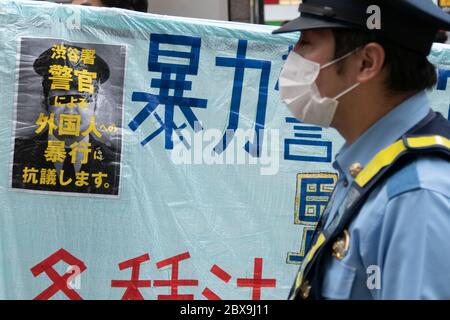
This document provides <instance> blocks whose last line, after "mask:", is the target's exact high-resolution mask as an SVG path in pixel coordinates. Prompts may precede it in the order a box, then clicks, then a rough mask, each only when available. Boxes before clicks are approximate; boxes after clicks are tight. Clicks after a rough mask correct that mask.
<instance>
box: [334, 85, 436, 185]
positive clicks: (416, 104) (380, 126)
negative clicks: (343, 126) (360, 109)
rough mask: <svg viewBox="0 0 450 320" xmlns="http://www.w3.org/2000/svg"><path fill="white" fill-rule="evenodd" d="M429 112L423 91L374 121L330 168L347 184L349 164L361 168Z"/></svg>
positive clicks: (349, 176)
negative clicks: (343, 177) (336, 171)
mask: <svg viewBox="0 0 450 320" xmlns="http://www.w3.org/2000/svg"><path fill="white" fill-rule="evenodd" d="M429 112H430V107H429V103H428V97H427V94H426V92H425V91H421V92H420V93H418V94H416V95H414V96H413V97H411V98H409V99H407V100H405V101H403V102H402V103H401V104H400V105H398V106H397V107H395V108H394V109H393V110H392V111H390V112H389V113H388V114H386V115H385V116H384V117H382V118H381V119H380V120H378V121H377V122H376V123H375V124H374V125H373V126H372V127H370V128H369V129H368V130H367V131H366V132H365V133H364V134H363V135H362V136H360V137H359V138H358V139H357V140H356V141H355V142H354V143H353V144H351V145H349V144H347V143H346V144H345V145H344V146H343V147H342V148H341V150H340V151H339V153H338V155H337V156H336V161H335V162H334V164H333V167H334V168H335V169H336V170H338V171H339V173H340V174H341V176H342V175H345V177H346V178H347V180H348V181H349V182H351V181H353V177H352V176H351V175H350V173H349V168H350V166H351V165H352V164H353V163H360V164H361V165H362V166H363V167H365V166H366V165H367V164H368V163H369V161H370V160H372V158H373V157H374V156H375V155H376V154H377V153H378V152H380V151H381V150H383V149H384V148H386V147H388V146H389V145H391V144H392V143H394V142H395V141H396V140H398V139H399V138H400V137H401V136H402V135H404V134H405V133H406V132H407V131H408V130H410V129H411V128H412V127H414V126H415V125H416V124H417V123H418V122H420V121H421V120H422V119H424V118H425V117H426V116H427V115H428V113H429Z"/></svg>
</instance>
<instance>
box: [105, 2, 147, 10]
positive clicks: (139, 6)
mask: <svg viewBox="0 0 450 320" xmlns="http://www.w3.org/2000/svg"><path fill="white" fill-rule="evenodd" d="M102 3H103V5H104V6H105V7H110V8H113V7H114V8H120V9H128V10H134V11H140V12H147V10H148V1H147V0H102Z"/></svg>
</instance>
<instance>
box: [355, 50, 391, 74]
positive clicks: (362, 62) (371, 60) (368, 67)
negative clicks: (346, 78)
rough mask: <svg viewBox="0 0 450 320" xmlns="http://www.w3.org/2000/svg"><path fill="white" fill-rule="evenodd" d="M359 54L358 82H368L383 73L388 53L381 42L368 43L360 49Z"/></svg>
mask: <svg viewBox="0 0 450 320" xmlns="http://www.w3.org/2000/svg"><path fill="white" fill-rule="evenodd" d="M357 54H358V58H359V59H358V61H359V72H358V76H357V80H358V82H360V83H367V82H369V81H371V80H373V79H375V78H377V77H379V76H380V75H381V74H382V72H383V68H384V65H385V59H386V53H385V51H384V48H383V47H382V46H381V45H380V44H379V43H376V42H371V43H368V44H367V45H365V46H364V47H362V48H361V49H359V50H358V51H357Z"/></svg>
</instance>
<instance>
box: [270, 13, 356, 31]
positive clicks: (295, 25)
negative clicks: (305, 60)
mask: <svg viewBox="0 0 450 320" xmlns="http://www.w3.org/2000/svg"><path fill="white" fill-rule="evenodd" d="M328 28H333V29H341V28H343V29H349V28H355V27H354V26H352V25H351V24H348V23H344V22H339V21H333V20H326V19H323V18H315V17H314V16H312V15H307V14H302V15H301V16H300V17H298V18H297V19H295V20H292V21H290V22H288V23H286V24H285V25H284V26H282V27H281V28H279V29H276V30H274V31H273V32H272V34H278V33H288V32H296V31H306V30H313V29H328Z"/></svg>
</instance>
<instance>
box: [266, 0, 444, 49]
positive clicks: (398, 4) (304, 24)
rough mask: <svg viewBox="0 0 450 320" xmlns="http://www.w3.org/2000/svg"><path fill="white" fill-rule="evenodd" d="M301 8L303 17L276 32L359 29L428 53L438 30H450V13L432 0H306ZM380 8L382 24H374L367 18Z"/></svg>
mask: <svg viewBox="0 0 450 320" xmlns="http://www.w3.org/2000/svg"><path fill="white" fill-rule="evenodd" d="M374 6H377V7H374ZM374 8H375V9H374ZM378 9H379V11H378ZM373 10H375V11H373ZM299 11H300V17H298V18H297V19H295V20H293V21H291V22H289V23H287V24H285V25H284V26H283V27H281V28H279V29H277V30H275V31H274V32H273V33H275V34H277V33H286V32H294V31H306V30H313V29H323V28H330V29H359V30H365V31H368V32H369V31H370V32H375V33H378V34H380V35H381V36H383V37H385V38H387V39H389V40H391V41H392V42H394V43H396V44H398V45H400V46H402V47H404V48H407V49H409V50H412V51H415V52H417V53H420V54H424V55H428V54H429V53H430V50H431V47H432V44H433V41H434V39H435V37H436V34H437V32H438V30H450V15H449V14H447V13H445V12H444V11H442V10H441V9H440V8H439V7H438V6H437V5H435V4H434V3H433V2H432V1H431V0H303V3H301V4H300V7H299ZM377 11H378V13H379V18H380V24H379V28H373V25H372V24H369V23H368V21H369V20H370V18H371V17H373V16H374V14H375V13H376V12H377Z"/></svg>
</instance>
